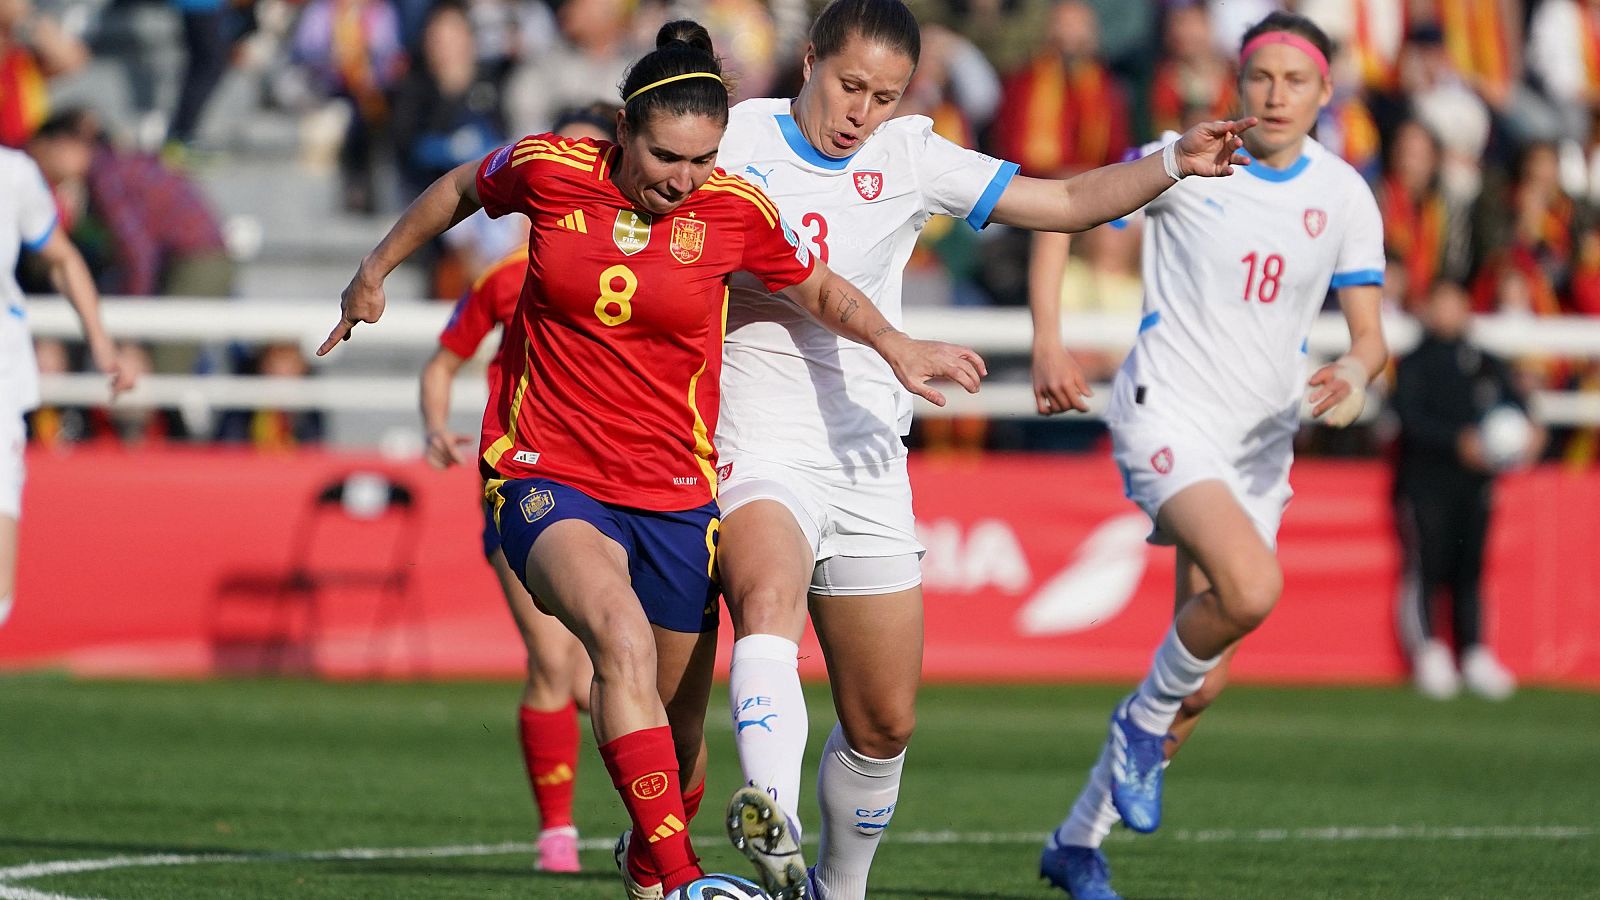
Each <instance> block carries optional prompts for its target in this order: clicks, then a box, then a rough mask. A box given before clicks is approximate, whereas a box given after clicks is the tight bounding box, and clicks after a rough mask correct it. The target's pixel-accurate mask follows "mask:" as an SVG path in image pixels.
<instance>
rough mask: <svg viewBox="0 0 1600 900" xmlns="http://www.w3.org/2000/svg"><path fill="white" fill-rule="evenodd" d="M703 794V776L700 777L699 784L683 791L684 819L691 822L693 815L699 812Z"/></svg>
mask: <svg viewBox="0 0 1600 900" xmlns="http://www.w3.org/2000/svg"><path fill="white" fill-rule="evenodd" d="M705 796H706V780H705V779H704V778H702V779H700V783H699V784H697V785H695V786H694V787H692V788H690V789H689V790H687V791H684V792H683V815H684V821H686V822H691V823H692V822H693V821H694V817H695V816H697V815H699V814H700V801H701V800H703V799H705Z"/></svg>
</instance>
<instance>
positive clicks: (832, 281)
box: [785, 260, 989, 406]
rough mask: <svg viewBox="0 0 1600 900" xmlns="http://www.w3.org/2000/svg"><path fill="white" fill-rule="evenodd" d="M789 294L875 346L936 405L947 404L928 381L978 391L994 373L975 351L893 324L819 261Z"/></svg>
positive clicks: (832, 326)
mask: <svg viewBox="0 0 1600 900" xmlns="http://www.w3.org/2000/svg"><path fill="white" fill-rule="evenodd" d="M785 293H786V294H787V295H788V296H789V297H790V298H791V299H793V300H794V301H795V303H797V304H799V306H800V308H802V309H804V310H805V311H806V312H808V313H810V314H811V315H812V317H814V318H815V319H816V320H817V321H818V322H821V323H822V325H823V327H825V328H827V329H828V330H829V331H832V332H833V333H834V334H837V335H839V336H840V337H845V338H849V339H850V340H852V341H855V342H856V343H858V344H865V345H867V346H868V347H871V348H872V349H873V350H876V351H877V352H878V355H879V356H882V357H883V359H884V361H885V362H887V363H888V364H889V367H890V368H891V369H893V370H894V374H895V377H896V378H898V379H899V380H900V383H901V384H903V385H905V388H906V390H908V391H910V392H911V393H913V394H916V395H917V396H919V397H921V398H923V399H925V400H927V401H928V402H929V403H932V404H933V405H935V406H943V405H944V404H945V399H944V394H941V393H939V392H938V391H937V390H934V389H933V388H931V387H929V386H928V382H929V381H931V380H933V379H935V378H948V379H950V380H951V381H954V382H955V383H956V384H959V385H961V386H962V387H963V388H965V389H966V391H967V393H969V394H976V393H977V392H978V383H979V382H980V381H981V380H982V379H983V376H985V375H988V374H989V369H988V367H987V366H986V365H984V362H983V357H981V356H979V355H978V352H977V351H976V350H972V349H970V348H967V347H961V346H958V345H956V344H946V343H944V342H943V341H919V340H917V339H915V338H913V337H911V336H909V335H907V334H906V333H905V332H903V331H901V330H900V329H898V328H895V327H894V326H893V325H890V324H889V320H888V319H886V318H884V316H883V313H882V312H880V311H879V310H878V307H877V306H875V305H873V302H872V301H871V300H869V299H867V296H866V295H865V294H863V293H862V292H861V291H859V290H857V289H856V286H855V285H853V284H851V283H850V282H848V281H846V280H845V279H844V278H842V277H840V276H839V275H837V274H835V273H834V272H833V271H832V270H830V269H829V268H828V267H827V266H825V265H823V264H822V262H821V261H820V260H819V261H818V262H817V264H816V268H814V269H813V270H812V272H811V275H810V276H809V277H807V278H806V280H805V281H802V282H800V283H799V284H797V285H795V286H794V287H791V288H789V289H788V290H787V291H785Z"/></svg>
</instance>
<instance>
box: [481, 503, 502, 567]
mask: <svg viewBox="0 0 1600 900" xmlns="http://www.w3.org/2000/svg"><path fill="white" fill-rule="evenodd" d="M499 549H500V529H499V528H496V527H495V524H494V504H493V503H490V502H489V498H488V497H485V498H483V558H484V559H489V560H492V559H494V554H495V551H496V550H499Z"/></svg>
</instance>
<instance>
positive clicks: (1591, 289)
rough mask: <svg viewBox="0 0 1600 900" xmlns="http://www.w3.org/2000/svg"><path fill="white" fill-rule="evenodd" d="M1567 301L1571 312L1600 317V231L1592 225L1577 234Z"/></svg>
mask: <svg viewBox="0 0 1600 900" xmlns="http://www.w3.org/2000/svg"><path fill="white" fill-rule="evenodd" d="M1568 299H1569V303H1570V306H1571V308H1572V311H1573V312H1575V313H1580V314H1582V315H1585V316H1600V229H1596V228H1595V226H1593V225H1590V226H1588V227H1586V228H1584V229H1583V230H1582V231H1581V232H1579V234H1578V251H1577V254H1576V258H1575V259H1574V260H1573V267H1572V287H1571V290H1570V296H1569V298H1568Z"/></svg>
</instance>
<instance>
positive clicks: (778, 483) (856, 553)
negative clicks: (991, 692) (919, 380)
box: [717, 455, 925, 597]
mask: <svg viewBox="0 0 1600 900" xmlns="http://www.w3.org/2000/svg"><path fill="white" fill-rule="evenodd" d="M720 474H721V478H722V481H721V486H720V487H719V489H718V492H717V505H718V506H720V507H721V508H722V515H723V518H727V517H728V516H729V515H730V514H731V513H732V512H733V511H734V510H736V509H738V508H739V507H741V506H743V505H745V504H746V503H750V502H752V501H755V500H774V501H776V502H778V503H781V504H783V505H784V506H785V507H786V508H787V509H788V510H789V512H790V513H791V514H792V515H793V516H794V520H795V522H796V523H797V524H798V525H799V526H800V530H801V531H802V532H804V533H805V536H806V540H807V542H809V543H810V544H811V553H812V556H813V558H814V559H815V560H816V561H817V564H816V568H815V569H814V570H813V571H812V575H811V593H813V594H819V595H822V596H827V597H840V596H859V595H866V594H892V593H894V592H896V591H904V590H909V589H911V588H913V587H916V586H917V585H919V584H921V583H922V567H921V564H920V561H921V559H922V554H923V553H924V552H925V548H924V547H923V546H922V544H921V542H919V541H918V540H917V520H916V516H914V515H913V514H912V512H911V479H910V477H909V476H908V475H907V474H906V460H905V457H903V456H902V457H900V458H898V459H893V460H889V461H888V462H886V463H885V464H884V465H883V466H881V467H877V468H873V467H849V468H845V467H840V468H810V467H800V466H794V465H789V464H786V463H780V462H774V461H772V460H769V459H763V458H761V457H756V456H750V455H728V456H724V457H722V459H721V470H720Z"/></svg>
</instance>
